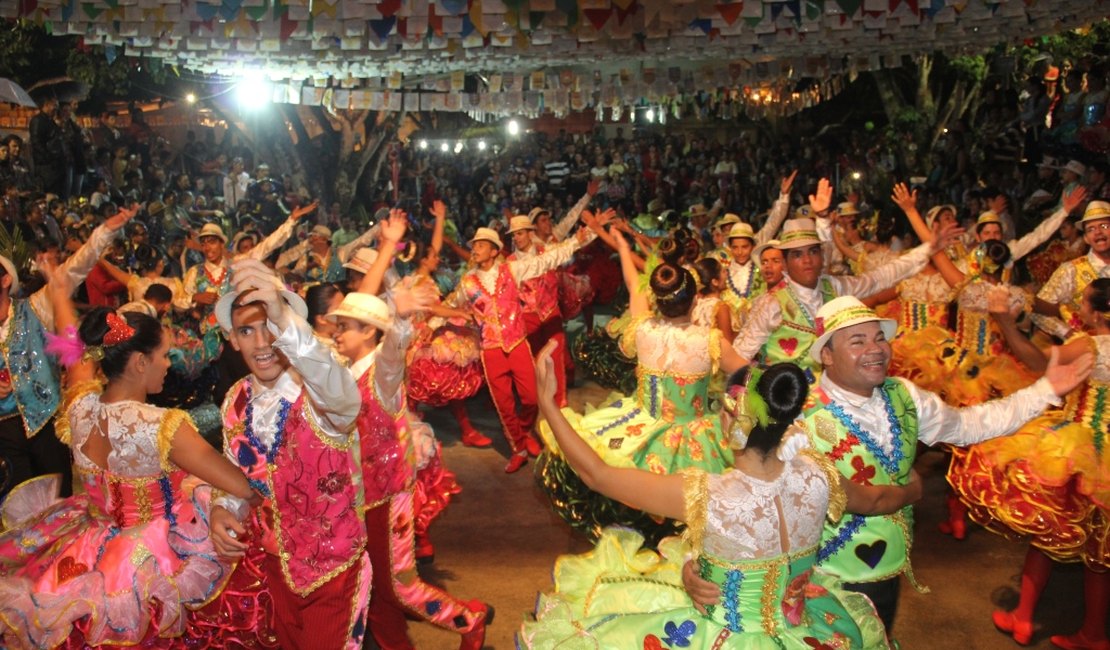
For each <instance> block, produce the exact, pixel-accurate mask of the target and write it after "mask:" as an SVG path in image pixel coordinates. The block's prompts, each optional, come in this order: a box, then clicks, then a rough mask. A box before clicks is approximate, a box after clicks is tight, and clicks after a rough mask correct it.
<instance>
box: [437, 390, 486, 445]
mask: <svg viewBox="0 0 1110 650" xmlns="http://www.w3.org/2000/svg"><path fill="white" fill-rule="evenodd" d="M447 408H448V410H450V411H451V415H453V416H455V421H456V422H458V423H459V428H460V429H462V437H461V439H460V440H461V441H462V443H463V445H464V446H466V447H479V448H481V447H489V446H490V445H492V444H493V441H492V440H490V439H489V438H487V437H486V436H483V435H482V434H481V432H479V431H478V430H477V429H475V428H474V425H473V424H471V423H470V416H469V415H467V413H466V406H465V405H464V404H463V403H462V400H454V401H452V402H451V403H450V404H448V405H447Z"/></svg>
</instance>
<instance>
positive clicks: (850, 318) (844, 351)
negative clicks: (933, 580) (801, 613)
mask: <svg viewBox="0 0 1110 650" xmlns="http://www.w3.org/2000/svg"><path fill="white" fill-rule="evenodd" d="M817 323H818V325H817V328H818V331H817V334H818V335H817V337H816V339H815V341H814V342H813V345H812V347H811V349H810V350H809V352H808V354H809V356H810V357H811V359H812V361H814V362H815V363H816V362H819V363H820V364H821V365H822V366H823V367H824V373H823V374H822V375H821V379H820V380H819V381H818V383H817V385H816V386H814V387H813V390H812V392H811V394H810V399H809V401H808V403H807V404H806V407H805V409H804V410H803V412H802V413H803V417H804V419H803V422H802V426H803V428H804V429H805V432H806V434H807V435H808V437H809V441H810V444H811V445H812V446H813V447H814V448H816V449H817V450H818V451H820V452H821V453H822V454H824V455H825V456H827V457H828V458H829V459H830V460H831V461H832V462H833V464H834V465H835V466H836V468H837V470H838V471H839V472H840V473H841V474H842V475H844V476H845V477H847V478H848V479H850V480H851V481H853V482H855V483H859V484H861V485H905V484H907V483H908V482H909V480H910V475H911V471H912V469H913V464H914V459H915V457H916V453H917V443H918V442H922V443H925V444H926V445H935V444H937V443H941V442H945V443H949V444H953V445H970V444H975V443H977V442H982V441H984V440H989V439H991V438H996V437H999V436H1003V435H1008V434H1010V433H1013V432H1014V431H1016V430H1017V429H1018V427H1020V426H1021V425H1022V424H1024V423H1025V422H1027V421H1029V420H1031V419H1033V418H1034V417H1036V416H1037V415H1038V414H1039V413H1040V412H1041V411H1042V410H1044V408H1045V407H1047V406H1048V405H1050V404H1059V403H1060V399H1059V396H1062V395H1065V394H1066V393H1067V392H1068V391H1070V390H1071V389H1072V388H1074V387H1075V386H1077V385H1079V384H1080V383H1081V382H1082V381H1083V380H1084V379H1085V378H1086V377H1087V375H1088V374H1089V373H1090V371H1091V367H1092V365H1093V363H1094V359H1093V358H1092V356H1091V355H1089V354H1088V355H1084V357H1083V358H1081V359H1077V360H1076V361H1074V362H1072V363H1070V364H1063V365H1062V364H1059V363H1057V361H1056V353H1055V351H1054V352H1053V355H1052V359H1051V361H1050V364H1049V367H1048V368H1047V369H1046V370H1045V374H1044V377H1042V378H1041V379H1039V380H1038V381H1037V382H1036V383H1034V384H1033V385H1032V386H1029V387H1028V388H1023V389H1022V390H1019V391H1017V392H1016V393H1014V394H1013V395H1010V396H1009V397H1006V398H1004V399H999V400H993V401H990V402H986V403H983V404H978V405H975V406H970V407H967V408H963V409H957V408H953V407H951V406H948V405H947V404H945V402H944V400H942V399H941V398H940V396H938V395H936V394H934V393H930V392H928V391H925V390H922V389H920V388H918V387H917V386H915V385H914V384H913V383H912V382H910V381H909V380H907V379H902V378H899V377H887V366H888V365H889V363H890V355H891V352H890V341H889V340H888V339H889V338H890V337H892V336H893V334H894V330H895V326H896V324H895V322H894V321H892V320H885V319H881V318H879V317H878V316H877V315H876V314H875V312H874V311H872V310H871V309H870V308H869V307H867V306H865V305H864V304H863V303H862V302H860V301H859V300H858V299H856V298H853V297H851V296H845V297H841V298H836V299H834V300H830V301H829V302H828V303H826V304H825V305H823V306H822V307H821V309H820V310H819V311H818V312H817ZM912 543H913V510H912V507H910V506H906V507H905V508H903V509H902V510H900V511H898V512H896V513H893V514H888V515H870V516H863V515H848V516H845V517H843V518H841V519H840V520H839V521H836V522H826V523H825V529H824V531H823V532H822V534H821V544H820V546H819V547H818V551H817V561H818V566H819V567H820V568H821V569H822V570H823V571H826V572H828V573H831V574H833V575H835V576H837V577H838V578H839V579H840V580H841V581H843V582H844V586H845V587H846V588H847V589H850V590H852V591H857V592H860V593H863V594H866V595H867V596H868V597H869V598H870V599H871V601H872V602H873V603H874V604H875V609H876V610H878V613H879V617H880V618H881V619H882V620H883V623H884V624H885V625H886V628H887V631H888V633H889V631H890V629H891V626H892V624H893V622H894V616H895V612H896V610H897V606H898V592H899V581H900V576H901V575H902V574H903V573H904V574H906V576H907V577H908V578H909V579H910V581H911V583H912V584H914V586H918V585H917V582H916V580H915V579H914V576H913V569H912V567H911V566H910V560H909V553H910V548H911V546H912ZM692 566H693V565H692V564H691V563H687V566H686V567H685V568H684V570H683V581H684V582H685V583H686V586H687V590H688V591H690V595H691V597H693V599H694V600H695V601H696V602H698V603H701V604H703V605H705V604H714V602H715V601H716V596H717V595H718V594H717V593H716V588H715V587H712V585H710V583H707V582H703V581H700V580H697V579H696V578H695V574H696V572H695V571H694V570H693V569H692Z"/></svg>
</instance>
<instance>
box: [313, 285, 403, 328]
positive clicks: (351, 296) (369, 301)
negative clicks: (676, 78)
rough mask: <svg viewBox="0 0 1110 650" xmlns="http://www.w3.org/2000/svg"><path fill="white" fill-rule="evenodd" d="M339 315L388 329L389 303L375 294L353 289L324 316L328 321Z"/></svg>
mask: <svg viewBox="0 0 1110 650" xmlns="http://www.w3.org/2000/svg"><path fill="white" fill-rule="evenodd" d="M340 317H345V318H353V319H355V320H357V321H358V322H360V323H365V324H367V325H372V326H374V327H376V328H378V329H380V330H384V329H389V327H390V324H391V319H390V317H389V305H387V304H385V301H384V300H382V299H381V298H379V297H377V296H372V295H370V294H368V293H358V292H357V291H353V292H351V293H348V294H347V295H346V296H344V297H343V302H341V303H339V307H338V308H337V309H335V310H334V311H330V312H328V314H327V315H326V316H325V318H327V319H328V320H329V321H331V322H333V323H334V322H335V321H336V319H338V318H340Z"/></svg>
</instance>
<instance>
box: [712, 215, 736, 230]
mask: <svg viewBox="0 0 1110 650" xmlns="http://www.w3.org/2000/svg"><path fill="white" fill-rule="evenodd" d="M734 223H740V215H738V214H733V213H732V212H729V213H728V214H726V215H725V216H723V217H721V218H720V219H718V220H717V223H715V224H713V227H714V228H721V229H725V228H726V227H728V226H731V225H732V224H734Z"/></svg>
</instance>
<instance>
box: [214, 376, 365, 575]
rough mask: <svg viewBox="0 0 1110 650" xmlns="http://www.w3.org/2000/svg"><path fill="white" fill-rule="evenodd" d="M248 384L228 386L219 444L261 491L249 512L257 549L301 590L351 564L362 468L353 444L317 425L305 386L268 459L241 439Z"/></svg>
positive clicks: (356, 545)
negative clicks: (259, 546)
mask: <svg viewBox="0 0 1110 650" xmlns="http://www.w3.org/2000/svg"><path fill="white" fill-rule="evenodd" d="M249 382H250V377H247V378H246V379H243V380H240V381H239V382H238V383H236V384H235V385H234V386H232V388H231V390H230V391H229V392H228V398H227V399H226V400H225V401H224V413H223V422H224V444H225V445H226V446H227V448H228V449H230V450H231V453H232V455H233V457H234V458H235V459H236V461H237V462H238V465H239V467H240V469H242V470H243V473H244V474H246V476H247V479H248V480H249V481H250V483H251V486H253V487H254V488H255V489H256V490H258V491H259V492H261V493H262V495H263V496H264V497H265V500H264V501H263V503H262V507H261V508H255V509H254V510H253V511H252V512H251V516H253V517H256V518H257V519H258V521H257V523H258V525H259V530H262V531H264V533H263V540H262V545H263V547H264V548H265V549H266V551H267V552H269V553H270V554H272V555H276V556H277V557H278V559H279V560H280V561H281V573H282V576H283V577H284V578H285V584H286V585H287V586H288V587H289V588H290V589H291V590H292V591H293V592H294V593H296V594H298V595H300V596H307V595H309V594H311V593H312V592H314V591H315V590H316V589H318V588H319V587H320V586H322V585H324V584H325V583H327V582H328V581H329V580H331V579H332V578H334V577H335V576H337V575H338V574H340V573H342V572H343V571H345V570H346V569H348V568H350V567H351V566H352V565H354V564H355V562H356V561H357V560H358V558H359V556H360V555H361V554H362V551H363V549H364V548H365V547H366V528H365V524H364V522H363V518H362V517H363V510H364V509H363V505H362V504H363V500H362V472H361V471H360V468H359V464H358V460H357V459H356V458H355V457H354V450H353V449H352V445H351V444H350V443H346V444H340V443H338V442H336V441H335V440H333V439H331V438H328V437H327V435H326V434H324V432H323V431H321V430H320V426H319V424H317V423H316V421H315V419H314V417H313V415H312V414H311V413H310V412H309V408H308V403H307V401H306V399H305V391H304V390H302V391H301V394H300V396H299V397H298V398H297V401H296V402H295V403H293V404H292V405H291V406H290V407H289V409H288V415H287V416H286V419H285V427H284V437H283V439H282V443H281V446H280V447H279V448H278V450H277V452H276V454H275V455H274V456H273V459H272V461H269V462H268V461H267V457H266V455H265V453H264V450H259V449H258V448H256V447H254V446H253V445H252V444H251V441H250V439H249V438H248V432H247V426H248V425H250V424H251V423H249V422H247V417H246V416H247V403H248V399H249V395H250V387H249ZM350 441H351V442H353V441H354V439H353V438H351V439H350ZM275 444H276V443H275Z"/></svg>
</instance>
